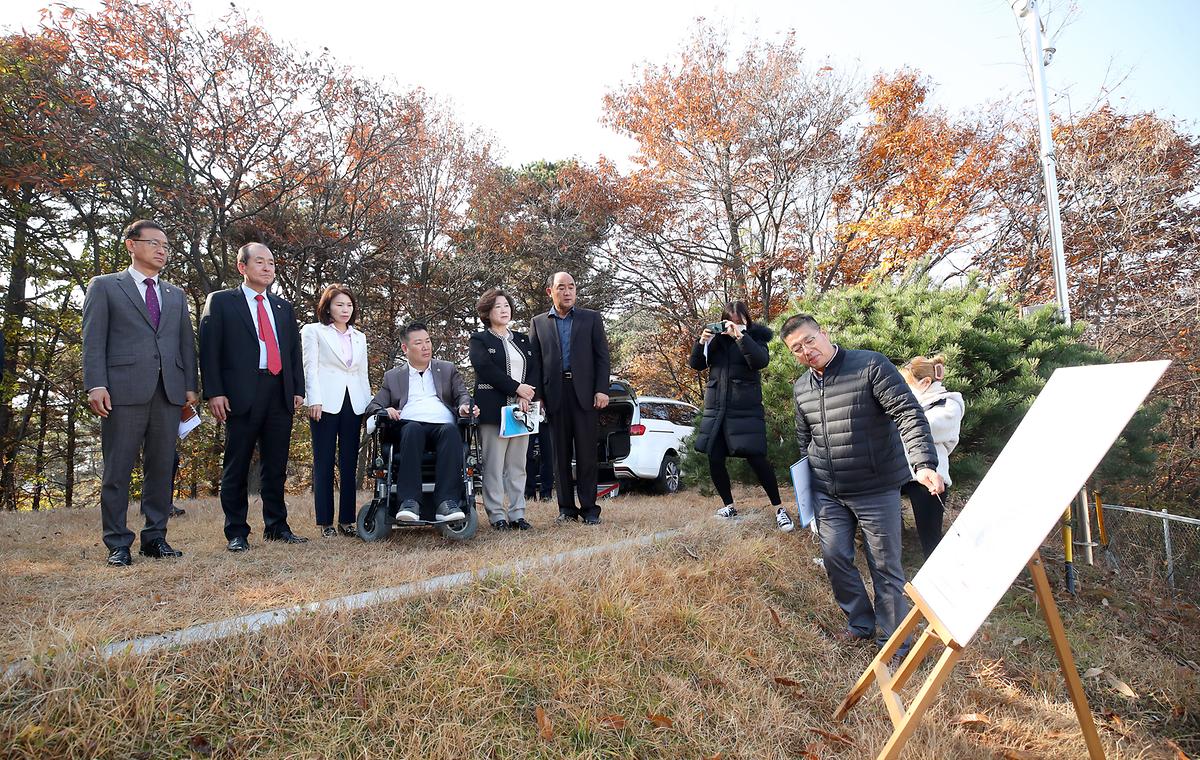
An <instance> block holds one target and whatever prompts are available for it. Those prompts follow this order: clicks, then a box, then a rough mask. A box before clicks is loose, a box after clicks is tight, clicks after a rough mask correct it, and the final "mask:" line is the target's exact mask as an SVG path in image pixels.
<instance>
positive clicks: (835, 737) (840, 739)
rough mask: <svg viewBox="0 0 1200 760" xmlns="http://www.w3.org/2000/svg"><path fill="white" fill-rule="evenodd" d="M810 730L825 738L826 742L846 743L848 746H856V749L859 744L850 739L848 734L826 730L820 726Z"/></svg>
mask: <svg viewBox="0 0 1200 760" xmlns="http://www.w3.org/2000/svg"><path fill="white" fill-rule="evenodd" d="M808 730H809V731H812V732H813V733H814V734H816V735H817V736H820V737H821V738H822V739H824V740H825V741H826V742H828V743H830V744H844V745H846V746H847V747H854V748H855V749H857V748H858V746H857V745H856V744H855V743H854V742H852V741H850V737H849V736H847V735H846V734H835V733H832V732H830V731H824V730H822V729H819V728H810V729H808Z"/></svg>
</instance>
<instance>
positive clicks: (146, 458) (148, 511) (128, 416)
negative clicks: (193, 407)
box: [100, 378, 181, 549]
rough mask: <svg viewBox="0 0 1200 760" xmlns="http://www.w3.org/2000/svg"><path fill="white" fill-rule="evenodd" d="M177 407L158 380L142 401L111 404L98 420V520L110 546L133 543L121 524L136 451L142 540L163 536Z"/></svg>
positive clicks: (127, 505) (176, 433)
mask: <svg viewBox="0 0 1200 760" xmlns="http://www.w3.org/2000/svg"><path fill="white" fill-rule="evenodd" d="M180 409H181V407H180V406H177V405H175V404H172V403H171V402H170V401H168V400H167V395H166V393H165V392H164V391H163V385H162V379H161V378H160V379H159V382H158V388H157V389H156V390H155V391H154V396H153V397H151V399H150V401H149V402H148V403H145V404H129V405H118V404H113V408H112V411H111V412H109V413H108V416H107V417H104V418H102V419H101V420H100V451H101V452H102V453H103V455H104V474H103V478H102V480H101V487H100V521H101V525H102V526H103V528H104V545H105V546H107V547H108V548H109V549H116V548H117V547H120V546H125V547H128V546H132V545H133V531H131V530H129V528H127V527H126V525H125V516H126V514H127V513H128V511H129V481H130V478H131V477H132V475H133V466H134V464H135V463H136V462H137V457H138V454H139V453H141V455H142V516H143V517H144V518H145V521H146V522H145V527H143V528H142V544H147V543H149V542H150V541H153V540H154V539H156V538H165V537H166V535H167V515H168V514H169V513H170V511H171V482H172V474H173V470H174V466H175V445H176V443H178V441H179V412H180Z"/></svg>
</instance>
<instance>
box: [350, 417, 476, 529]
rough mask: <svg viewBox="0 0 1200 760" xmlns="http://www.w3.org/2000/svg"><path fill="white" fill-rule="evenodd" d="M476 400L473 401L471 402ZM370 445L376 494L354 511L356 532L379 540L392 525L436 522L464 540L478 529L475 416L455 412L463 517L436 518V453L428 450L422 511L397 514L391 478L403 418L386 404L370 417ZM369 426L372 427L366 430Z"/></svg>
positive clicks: (425, 525)
mask: <svg viewBox="0 0 1200 760" xmlns="http://www.w3.org/2000/svg"><path fill="white" fill-rule="evenodd" d="M472 406H474V403H472ZM373 421H374V423H375V424H374V428H375V430H374V432H373V433H371V434H372V435H373V436H374V444H375V445H374V447H373V448H374V449H375V451H376V452H377V453H376V455H375V460H374V461H373V462H372V465H371V474H372V475H373V476H374V478H375V495H374V497H373V498H372V499H371V501H370V502H368V503H366V504H364V505H363V506H362V508H361V509H359V511H358V537H359V538H361V539H362V540H364V541H382V540H383V539H385V538H387V537H388V536H389V535H391V532H392V529H393V528H429V527H434V528H437V529H438V531H440V532H441V534H442V537H443V538H447V539H449V540H451V541H466V540H468V539H471V538H473V537H474V536H475V532H476V531H477V530H478V529H479V514H478V510H477V508H476V506H475V494H476V493H478V492H479V490H480V489H481V488H482V487H483V447H482V446H481V444H480V439H479V421H478V419H477V418H476V417H473V416H472V417H468V418H463V417H459V418H458V420H457V422H458V430H459V433H460V434H461V435H462V444H463V472H462V490H461V495H460V499H459V506H460V508H461V509H462V512H463V514H464V515H466V517H465V518H464V519H462V520H451V521H445V522H439V521H438V520H436V519H434V511H435V509H436V507H437V505H436V504H434V495H433V492H434V483H435V480H436V478H435V471H434V465H435V460H434V453H433V451H432V450H426V451H425V453H424V454H423V455H422V459H421V500H420V502H421V513H420V518H421V519H419V520H398V519H397V518H396V512H397V511H399V509H400V499H399V497H398V496H397V493H396V491H397V488H396V483H395V478H396V465H397V464H398V459H399V446H398V444H399V440H400V428H401V427H402V426H403V425H405V424H406V422H405V421H404V420H393V419H391V418H390V417H388V415H387V410H380V411H379V412H378V413H377V414H376V415H375V416H374V418H373ZM368 432H370V431H368Z"/></svg>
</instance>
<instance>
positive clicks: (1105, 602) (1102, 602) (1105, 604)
mask: <svg viewBox="0 0 1200 760" xmlns="http://www.w3.org/2000/svg"><path fill="white" fill-rule="evenodd" d="M1100 604H1102V605H1103V606H1105V607H1107V606H1108V600H1107V599H1101V600H1100Z"/></svg>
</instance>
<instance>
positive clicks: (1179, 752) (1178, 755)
mask: <svg viewBox="0 0 1200 760" xmlns="http://www.w3.org/2000/svg"><path fill="white" fill-rule="evenodd" d="M1167 747H1168V748H1169V749H1173V750H1175V760H1188V756H1187V755H1186V754H1185V753H1184V751H1183V749H1182V748H1181V747H1180V746H1179V745H1178V744H1176V743H1175V741H1174V740H1173V739H1167Z"/></svg>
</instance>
